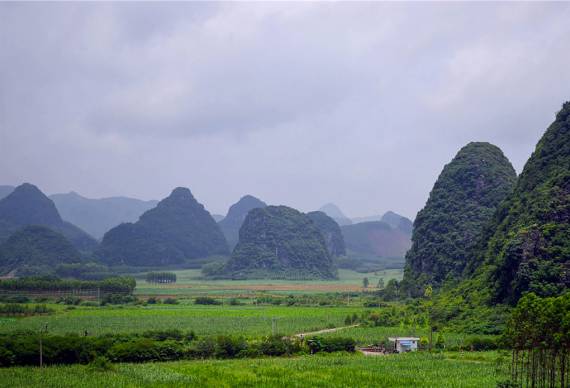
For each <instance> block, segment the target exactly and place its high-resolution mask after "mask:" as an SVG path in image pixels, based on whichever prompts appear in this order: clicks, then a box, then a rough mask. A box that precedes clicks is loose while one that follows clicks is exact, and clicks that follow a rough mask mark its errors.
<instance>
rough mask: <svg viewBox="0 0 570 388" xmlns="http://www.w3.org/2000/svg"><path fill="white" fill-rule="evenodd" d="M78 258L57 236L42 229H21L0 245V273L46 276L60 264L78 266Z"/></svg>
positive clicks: (77, 252) (65, 241)
mask: <svg viewBox="0 0 570 388" xmlns="http://www.w3.org/2000/svg"><path fill="white" fill-rule="evenodd" d="M80 261H81V255H80V253H79V251H78V250H77V249H75V247H74V246H73V245H72V244H71V243H70V242H69V241H68V240H67V239H66V238H65V237H64V236H63V235H62V234H60V233H58V232H55V231H53V230H51V229H49V228H47V227H45V226H36V225H30V226H25V227H23V228H22V229H20V230H18V231H17V232H15V233H14V234H12V235H11V236H10V237H9V238H8V240H6V241H5V242H4V243H3V244H2V245H0V263H1V264H0V265H1V267H0V271H2V272H10V271H13V270H16V271H17V272H18V274H20V275H21V273H22V272H24V273H26V272H27V273H30V272H32V273H35V274H49V273H53V272H54V267H56V266H58V265H60V264H63V263H78V262H80Z"/></svg>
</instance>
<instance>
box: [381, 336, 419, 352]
mask: <svg viewBox="0 0 570 388" xmlns="http://www.w3.org/2000/svg"><path fill="white" fill-rule="evenodd" d="M388 340H389V341H390V342H393V343H394V350H395V351H396V352H398V353H405V352H415V351H416V350H418V342H419V341H420V339H419V338H418V337H390V338H388Z"/></svg>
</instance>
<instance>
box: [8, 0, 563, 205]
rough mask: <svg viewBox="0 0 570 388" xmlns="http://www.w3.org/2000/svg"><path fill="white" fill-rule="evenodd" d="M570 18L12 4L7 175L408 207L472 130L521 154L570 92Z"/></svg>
mask: <svg viewBox="0 0 570 388" xmlns="http://www.w3.org/2000/svg"><path fill="white" fill-rule="evenodd" d="M569 18H570V6H569V5H568V4H564V3H499V4H496V3H448V4H443V3H414V4H405V3H292V4H290V3H288V4H285V3H65V4H64V3H51V4H43V3H42V4H40V3H38V4H31V3H30V4H15V3H3V4H0V85H2V87H1V88H0V162H1V163H2V165H4V166H7V165H9V166H10V168H9V169H3V170H2V171H0V181H1V182H2V183H4V182H5V183H18V182H20V181H22V180H29V181H33V182H36V183H38V184H40V186H41V187H43V188H44V189H45V190H46V191H49V192H53V191H64V190H71V189H73V190H76V191H79V192H81V193H85V194H87V195H92V196H102V195H116V194H126V195H134V196H140V197H146V198H151V197H154V198H160V197H161V196H163V195H165V194H167V193H168V191H169V190H170V189H171V188H172V187H174V186H176V185H187V186H190V187H191V188H192V190H193V192H194V193H196V194H197V196H198V198H199V199H200V200H202V201H203V202H205V203H206V205H207V206H208V207H209V208H210V209H212V210H215V211H216V212H224V211H225V210H226V209H227V207H228V206H229V205H230V204H231V203H232V202H233V201H235V200H236V199H237V198H238V197H240V196H241V195H243V194H245V193H252V194H255V195H259V196H260V197H262V198H263V199H264V200H266V201H268V202H271V203H284V204H289V205H292V206H296V207H300V208H302V209H305V210H310V209H314V208H318V207H319V206H320V205H321V204H322V203H325V202H330V201H334V202H337V203H338V204H339V205H340V206H341V207H342V208H344V210H345V211H346V212H347V213H348V214H353V215H366V214H371V213H379V212H383V211H385V210H388V209H394V210H397V211H401V212H403V213H405V214H407V215H409V216H413V215H414V214H415V212H416V211H417V210H418V209H419V208H421V206H422V205H423V203H424V202H425V200H426V199H427V195H428V193H429V190H430V189H431V186H432V184H433V181H434V180H435V178H436V177H437V175H438V174H439V172H440V171H441V168H442V167H443V164H445V163H446V162H448V161H449V160H450V159H451V158H452V157H453V155H454V154H455V153H456V152H457V150H458V149H459V148H460V147H461V146H463V145H464V144H465V143H467V142H468V141H472V140H486V141H491V142H494V143H495V144H497V145H499V146H500V147H502V148H503V149H504V151H505V152H506V154H507V156H509V157H510V158H511V160H512V161H513V162H514V164H515V166H516V167H517V168H518V169H519V170H520V169H521V168H522V165H523V163H524V161H525V160H526V158H527V157H528V155H529V154H530V152H531V151H532V149H533V147H534V144H535V143H536V141H537V140H538V138H539V137H540V135H541V134H542V132H543V131H544V129H545V128H546V126H547V125H548V123H549V122H550V121H551V120H552V118H553V114H554V112H555V111H556V110H557V109H558V108H559V107H560V105H561V103H562V102H563V101H564V100H565V99H568V85H570V75H569V74H568V72H567V71H566V69H568V67H569V65H570V51H569V50H567V37H568V36H569V33H570V25H569V24H568V23H567V20H568V19H569Z"/></svg>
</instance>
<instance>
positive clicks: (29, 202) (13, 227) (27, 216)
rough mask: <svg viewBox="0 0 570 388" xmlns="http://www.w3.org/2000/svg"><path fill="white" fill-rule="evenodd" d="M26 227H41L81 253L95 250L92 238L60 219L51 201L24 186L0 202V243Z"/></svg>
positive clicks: (95, 244) (32, 186)
mask: <svg viewBox="0 0 570 388" xmlns="http://www.w3.org/2000/svg"><path fill="white" fill-rule="evenodd" d="M28 225H42V226H46V227H48V228H50V229H53V230H54V231H56V232H59V233H62V234H63V235H64V236H65V237H66V238H67V239H68V240H69V241H71V243H72V244H73V245H74V246H75V247H76V248H77V249H79V250H82V251H91V250H93V249H95V248H96V247H97V241H95V239H94V238H93V237H91V236H90V235H88V234H87V233H85V232H84V231H83V230H81V229H80V228H78V227H77V226H75V225H73V224H71V223H69V222H65V221H64V220H63V219H62V218H61V216H60V214H59V212H58V211H57V208H56V207H55V204H54V203H53V201H52V200H51V199H49V198H48V197H47V196H46V195H45V194H44V193H42V192H41V191H40V190H39V189H38V188H37V187H36V186H34V185H32V184H29V183H24V184H22V185H20V186H18V187H16V188H15V189H14V190H13V191H12V192H11V193H10V194H8V195H7V196H6V197H4V198H3V199H1V200H0V242H2V241H6V240H7V239H8V238H9V237H10V235H12V234H13V233H15V232H16V231H18V230H19V229H21V228H22V227H24V226H28Z"/></svg>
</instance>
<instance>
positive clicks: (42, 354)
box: [40, 323, 48, 368]
mask: <svg viewBox="0 0 570 388" xmlns="http://www.w3.org/2000/svg"><path fill="white" fill-rule="evenodd" d="M47 328H48V325H47V323H46V325H45V327H44V329H40V368H41V367H43V366H44V349H43V342H42V334H43V332H44V330H45V332H46V333H47Z"/></svg>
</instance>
